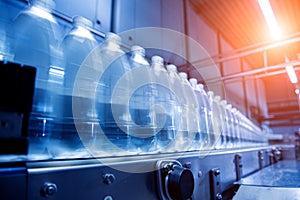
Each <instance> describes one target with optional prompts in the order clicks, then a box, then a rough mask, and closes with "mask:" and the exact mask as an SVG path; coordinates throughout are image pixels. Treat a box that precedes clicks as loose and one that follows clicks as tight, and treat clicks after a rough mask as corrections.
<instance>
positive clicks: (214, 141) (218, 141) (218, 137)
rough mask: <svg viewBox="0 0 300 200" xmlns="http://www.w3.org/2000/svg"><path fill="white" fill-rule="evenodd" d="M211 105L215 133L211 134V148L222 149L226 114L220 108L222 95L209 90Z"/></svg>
mask: <svg viewBox="0 0 300 200" xmlns="http://www.w3.org/2000/svg"><path fill="white" fill-rule="evenodd" d="M207 95H208V99H209V103H210V107H211V108H212V125H213V130H214V134H211V135H210V146H211V148H216V149H221V148H223V147H224V144H225V140H224V139H225V137H224V123H223V122H224V118H223V117H224V115H223V113H222V111H221V110H220V109H221V108H220V97H219V96H214V93H213V91H208V92H207Z"/></svg>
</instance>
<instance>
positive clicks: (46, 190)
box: [41, 182, 57, 196]
mask: <svg viewBox="0 0 300 200" xmlns="http://www.w3.org/2000/svg"><path fill="white" fill-rule="evenodd" d="M56 192H57V186H56V184H55V183H49V182H46V183H44V185H43V186H42V188H41V193H42V195H43V196H53V195H54V194H55V193H56Z"/></svg>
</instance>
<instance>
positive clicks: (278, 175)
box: [237, 160, 300, 187]
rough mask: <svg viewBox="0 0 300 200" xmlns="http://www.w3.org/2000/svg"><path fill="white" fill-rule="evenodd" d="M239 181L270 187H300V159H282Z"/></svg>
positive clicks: (242, 183) (244, 183)
mask: <svg viewBox="0 0 300 200" xmlns="http://www.w3.org/2000/svg"><path fill="white" fill-rule="evenodd" d="M237 183H238V184H241V185H257V186H269V187H300V160H283V161H280V162H278V163H276V164H274V165H271V166H269V167H266V168H264V169H262V170H260V171H258V172H256V173H255V174H253V175H250V176H248V177H246V178H243V179H241V180H240V181H239V182H237Z"/></svg>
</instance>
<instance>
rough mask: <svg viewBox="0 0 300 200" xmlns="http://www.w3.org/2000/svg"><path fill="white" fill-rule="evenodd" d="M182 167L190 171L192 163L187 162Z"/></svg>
mask: <svg viewBox="0 0 300 200" xmlns="http://www.w3.org/2000/svg"><path fill="white" fill-rule="evenodd" d="M183 167H185V168H188V169H191V167H192V163H191V162H187V163H185V164H183Z"/></svg>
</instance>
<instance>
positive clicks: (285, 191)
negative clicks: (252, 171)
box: [233, 185, 300, 200]
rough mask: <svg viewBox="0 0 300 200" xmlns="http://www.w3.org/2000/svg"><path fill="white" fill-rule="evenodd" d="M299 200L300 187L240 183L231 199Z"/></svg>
mask: <svg viewBox="0 0 300 200" xmlns="http://www.w3.org/2000/svg"><path fill="white" fill-rule="evenodd" d="M240 199H241V200H253V199H255V200H265V199H272V200H290V199H293V200H299V199H300V188H281V187H258V186H245V185H242V186H241V187H240V188H239V190H238V192H237V193H236V195H235V196H234V197H233V200H240Z"/></svg>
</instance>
